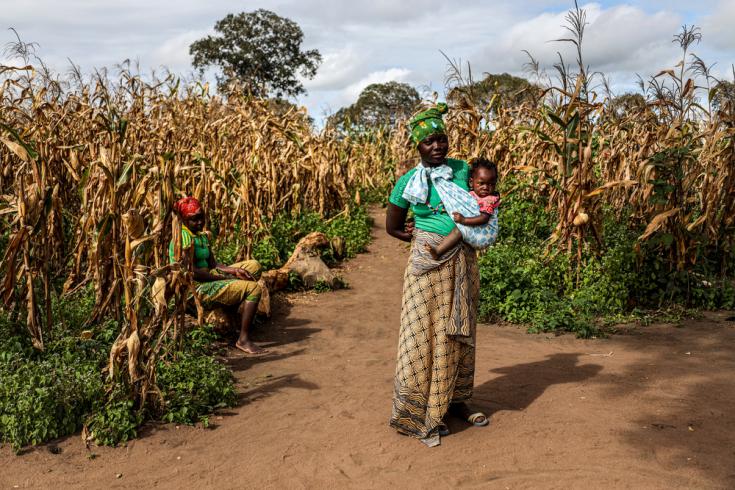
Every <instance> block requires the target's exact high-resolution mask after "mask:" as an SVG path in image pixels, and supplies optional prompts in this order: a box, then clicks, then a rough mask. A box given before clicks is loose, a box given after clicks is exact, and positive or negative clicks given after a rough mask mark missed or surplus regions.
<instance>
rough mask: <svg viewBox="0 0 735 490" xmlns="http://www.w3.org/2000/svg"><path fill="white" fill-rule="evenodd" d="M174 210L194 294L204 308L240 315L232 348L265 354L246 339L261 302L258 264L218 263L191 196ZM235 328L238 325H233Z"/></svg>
mask: <svg viewBox="0 0 735 490" xmlns="http://www.w3.org/2000/svg"><path fill="white" fill-rule="evenodd" d="M174 211H176V213H177V214H178V215H179V217H180V218H181V222H182V223H183V226H182V227H181V254H182V255H181V256H182V257H184V256H185V254H188V256H189V258H190V261H189V263H190V264H191V265H192V273H193V276H194V280H195V281H196V282H197V283H198V284H197V287H196V292H197V294H198V295H199V296H200V298H201V300H202V303H203V305H204V306H205V307H207V308H212V307H216V306H237V307H238V310H237V311H238V313H239V315H240V325H239V327H240V337H239V338H238V340H237V342H235V347H237V348H238V349H240V350H241V351H243V352H246V353H248V354H264V353H266V352H267V351H266V350H264V349H262V348H260V347H258V346H257V345H255V344H254V343H253V342H252V341H251V340H250V338H249V337H248V330H249V329H250V325H251V324H252V322H253V318H254V317H255V312H256V311H257V309H258V301H259V300H260V294H261V290H260V285H259V284H258V283H257V280H258V279H259V277H260V264H259V263H258V262H257V261H255V260H246V261H244V262H238V263H236V264H233V265H231V266H227V265H223V264H219V263H217V261H216V260H215V258H214V254H213V253H212V248H211V247H210V245H209V239H208V238H207V235H206V233H203V232H202V231H203V230H204V223H205V214H204V209H202V206H201V204H200V203H199V201H198V200H197V199H196V198H194V197H185V198H183V199H180V200H179V201H178V202H176V204H175V205H174ZM169 260H170V261H171V262H172V263H173V262H175V257H174V242H173V240H171V244H170V245H169ZM236 327H237V326H236Z"/></svg>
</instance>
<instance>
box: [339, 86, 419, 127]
mask: <svg viewBox="0 0 735 490" xmlns="http://www.w3.org/2000/svg"><path fill="white" fill-rule="evenodd" d="M420 100H421V98H420V97H419V93H418V92H417V91H416V89H415V88H413V87H412V86H410V85H408V84H406V83H402V82H387V83H373V84H371V85H368V86H367V87H365V89H364V90H363V91H362V92H361V93H360V96H359V97H358V98H357V101H356V102H355V103H354V104H352V105H350V106H348V107H343V108H341V109H340V110H338V111H337V112H336V113H335V114H333V115H332V116H330V118H329V122H330V123H331V124H333V125H334V126H335V127H337V128H338V129H342V130H344V129H346V128H347V127H348V126H352V127H358V128H369V127H377V126H395V125H396V123H397V122H398V121H400V120H402V119H406V118H408V117H409V116H411V114H412V113H413V111H414V110H415V108H416V106H417V105H418V103H419V102H420Z"/></svg>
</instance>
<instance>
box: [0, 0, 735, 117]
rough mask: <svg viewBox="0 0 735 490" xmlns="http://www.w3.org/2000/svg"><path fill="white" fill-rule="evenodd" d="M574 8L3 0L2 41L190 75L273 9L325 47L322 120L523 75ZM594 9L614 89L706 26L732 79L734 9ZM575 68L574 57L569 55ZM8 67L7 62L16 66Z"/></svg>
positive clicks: (596, 41)
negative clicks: (370, 97) (410, 94)
mask: <svg viewBox="0 0 735 490" xmlns="http://www.w3.org/2000/svg"><path fill="white" fill-rule="evenodd" d="M571 6H573V1H558V0H524V1H514V0H493V1H490V0H464V1H458V0H421V1H417V0H372V1H371V2H354V1H343V0H262V1H258V2H256V1H251V0H243V1H238V2H235V1H229V0H208V1H207V2H202V1H200V0H197V1H195V0H157V1H155V2H150V1H149V0H116V1H115V2H106V1H101V0H65V1H63V2H60V1H58V0H0V7H1V10H0V11H2V16H0V27H3V29H2V30H0V43H2V44H4V43H7V42H9V41H12V40H13V39H14V37H13V34H12V32H10V31H9V30H5V28H10V27H13V28H15V29H16V30H17V32H18V33H19V35H20V36H21V38H22V39H23V40H24V41H26V42H28V41H33V42H36V43H38V45H39V47H38V49H37V54H38V55H39V56H40V57H41V58H42V59H44V60H45V61H46V63H47V64H48V65H49V66H51V67H52V68H54V69H57V70H59V71H66V70H67V68H68V66H69V62H68V59H70V60H72V61H73V62H74V63H75V64H77V65H80V66H81V68H82V69H83V70H84V71H90V70H91V69H92V68H94V67H102V66H108V67H113V66H114V65H115V64H116V63H119V62H121V61H122V60H125V59H132V60H138V61H139V63H140V66H141V67H142V68H143V69H144V70H146V71H147V70H150V69H160V68H161V67H162V66H166V67H168V68H169V69H170V70H172V71H174V72H177V73H181V74H185V75H186V74H190V73H191V70H192V69H191V64H190V57H189V45H190V44H191V42H192V41H194V40H196V39H199V38H201V37H203V36H205V35H207V34H209V33H212V32H213V31H212V27H213V25H214V23H215V21H217V20H218V19H220V18H222V17H224V16H225V15H226V14H228V13H238V12H242V11H252V10H255V9H257V8H265V9H268V10H272V11H274V12H275V13H277V14H279V15H281V16H285V17H288V18H290V19H292V20H294V21H296V22H297V23H298V24H299V25H300V26H301V27H302V29H303V30H304V35H305V40H304V48H308V49H312V48H316V49H318V50H319V51H320V52H321V54H322V56H323V63H322V65H321V66H320V68H319V72H318V74H317V76H316V77H315V78H314V79H312V80H308V81H305V86H306V88H307V90H308V94H307V95H306V96H304V97H301V98H300V99H299V103H301V104H304V105H306V106H307V107H308V108H309V111H310V113H311V114H312V115H313V116H314V117H315V118H316V119H317V120H319V119H321V117H322V116H323V115H324V114H326V113H331V112H334V111H336V110H337V109H339V108H340V107H342V106H345V105H348V104H350V103H352V102H354V101H355V100H356V98H357V96H358V95H359V93H360V91H361V90H362V89H363V88H364V87H365V86H367V85H368V84H370V83H375V82H387V81H391V80H396V81H402V82H407V83H410V84H412V85H414V86H416V87H419V88H424V89H426V88H429V89H431V90H436V91H437V92H439V93H440V94H443V93H444V76H445V73H446V69H447V63H446V60H445V59H444V57H443V56H442V54H441V53H440V50H441V51H443V52H444V53H446V54H447V55H448V56H449V57H451V58H453V59H461V60H462V61H463V62H470V63H471V66H472V70H473V73H474V75H475V78H480V77H481V76H482V73H484V72H489V73H502V72H509V73H513V74H516V75H523V65H524V63H525V62H526V61H527V58H526V55H525V54H524V53H523V50H528V51H530V52H531V53H532V54H533V55H534V56H535V57H536V58H537V59H538V60H540V61H541V62H542V64H543V65H545V66H549V65H550V64H552V63H554V62H555V61H556V60H557V58H556V56H557V55H556V52H557V51H559V50H561V51H562V52H565V50H568V48H567V47H566V46H565V45H564V44H562V43H555V42H550V41H551V40H553V39H557V38H560V37H563V36H564V30H563V27H562V25H563V24H564V17H565V15H566V12H567V10H568V9H569V8H570V7H571ZM581 6H582V7H583V8H584V9H585V10H586V11H587V21H588V26H587V30H586V33H585V45H584V53H585V57H586V61H587V63H588V64H589V65H590V68H591V69H592V70H599V71H602V72H604V73H605V74H606V75H608V76H609V78H610V79H611V81H612V84H613V87H614V88H615V89H616V90H618V91H624V90H626V89H630V88H632V87H634V82H635V77H636V74H640V75H641V76H643V77H644V78H647V77H649V76H651V75H653V74H655V73H658V72H659V71H660V70H662V69H664V68H668V67H672V66H673V65H674V64H676V63H677V62H678V57H680V53H679V50H678V49H677V47H676V46H675V45H674V44H672V42H671V40H672V37H673V35H674V34H676V33H677V32H678V31H679V30H680V27H681V25H682V24H692V23H694V24H696V25H698V26H700V27H701V28H702V34H703V39H702V42H701V44H700V45H699V46H697V47H696V48H695V50H694V51H695V52H696V53H697V54H698V55H700V56H701V57H702V58H704V59H705V61H707V62H708V63H714V62H717V65H716V67H715V72H717V73H718V74H719V75H720V76H726V77H728V79H732V68H731V66H732V65H733V63H735V28H733V26H735V0H698V1H696V2H692V1H690V0H688V1H684V0H667V1H666V0H645V1H635V2H633V1H629V2H621V1H611V0H605V1H600V2H594V3H582V4H581ZM568 60H569V61H570V62H571V61H572V60H573V57H572V56H571V54H570V55H569V57H568ZM0 61H4V62H6V63H7V62H8V61H9V60H8V59H7V57H6V58H5V59H4V60H3V59H0Z"/></svg>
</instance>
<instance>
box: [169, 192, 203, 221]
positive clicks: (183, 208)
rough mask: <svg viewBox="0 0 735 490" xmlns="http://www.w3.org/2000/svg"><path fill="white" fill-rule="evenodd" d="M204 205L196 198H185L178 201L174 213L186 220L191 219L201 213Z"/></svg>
mask: <svg viewBox="0 0 735 490" xmlns="http://www.w3.org/2000/svg"><path fill="white" fill-rule="evenodd" d="M201 209H202V205H201V203H200V202H199V201H198V200H197V198H196V197H183V198H181V199H179V200H178V201H176V204H174V211H176V212H177V213H179V216H181V217H182V218H184V219H189V218H191V217H192V216H194V215H195V214H197V213H198V212H199V211H201Z"/></svg>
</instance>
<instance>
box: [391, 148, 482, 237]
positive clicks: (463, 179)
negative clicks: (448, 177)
mask: <svg viewBox="0 0 735 490" xmlns="http://www.w3.org/2000/svg"><path fill="white" fill-rule="evenodd" d="M447 165H449V167H451V169H452V173H453V175H452V182H454V183H455V184H457V185H458V186H460V187H461V188H462V189H465V190H469V187H468V185H469V179H470V167H469V166H468V165H467V162H465V161H464V160H455V159H453V158H447ZM415 173H416V169H415V168H412V169H411V170H409V171H408V172H406V173H405V174H404V175H403V176H402V177H401V178H400V179H398V182H396V185H395V187H393V192H391V193H390V199H388V201H389V202H390V203H391V204H395V205H396V206H398V207H399V208H403V209H408V207H409V205H410V206H411V211H413V214H414V216H415V217H416V228H418V229H420V230H424V231H429V232H432V233H438V234H440V235H444V236H447V235H449V233H451V232H452V229H453V228H454V220H453V219H452V217H451V216H449V214H447V211H446V209H444V205H443V204H442V202H441V199H440V198H439V194H438V193H437V192H436V189H435V188H434V185H433V184H432V183H431V182H429V203H428V204H426V203H422V204H413V205H411V204H410V203H409V202H408V201H407V200H405V199H404V198H403V190H404V189H405V188H406V184H407V183H408V179H410V178H411V177H412V176H413V174H415Z"/></svg>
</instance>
